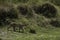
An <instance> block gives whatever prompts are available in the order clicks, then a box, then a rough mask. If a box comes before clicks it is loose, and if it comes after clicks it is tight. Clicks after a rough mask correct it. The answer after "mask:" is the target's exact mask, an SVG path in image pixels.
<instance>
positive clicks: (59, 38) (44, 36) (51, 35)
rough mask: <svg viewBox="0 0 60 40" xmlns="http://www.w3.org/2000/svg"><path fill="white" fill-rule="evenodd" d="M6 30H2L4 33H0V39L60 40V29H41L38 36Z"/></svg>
mask: <svg viewBox="0 0 60 40" xmlns="http://www.w3.org/2000/svg"><path fill="white" fill-rule="evenodd" d="M5 29H6V28H2V33H0V38H2V39H3V40H60V28H53V29H50V28H49V29H47V28H40V29H39V30H38V31H37V34H31V33H18V32H13V31H7V30H5Z"/></svg>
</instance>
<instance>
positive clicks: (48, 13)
mask: <svg viewBox="0 0 60 40" xmlns="http://www.w3.org/2000/svg"><path fill="white" fill-rule="evenodd" d="M41 13H42V14H43V15H44V16H45V17H47V18H51V17H56V13H57V10H56V8H55V7H54V6H53V5H51V4H48V3H45V4H43V5H42V9H41Z"/></svg>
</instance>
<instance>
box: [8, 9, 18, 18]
mask: <svg viewBox="0 0 60 40" xmlns="http://www.w3.org/2000/svg"><path fill="white" fill-rule="evenodd" d="M7 17H8V18H11V19H15V18H18V14H17V12H16V10H15V9H14V8H11V9H10V10H9V11H8V14H7Z"/></svg>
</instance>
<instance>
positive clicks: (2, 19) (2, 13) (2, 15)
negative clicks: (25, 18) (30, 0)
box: [0, 8, 18, 25]
mask: <svg viewBox="0 0 60 40" xmlns="http://www.w3.org/2000/svg"><path fill="white" fill-rule="evenodd" d="M16 18H18V14H17V13H16V11H15V10H14V9H13V8H11V9H8V8H7V9H6V8H0V25H5V24H7V20H6V19H16Z"/></svg>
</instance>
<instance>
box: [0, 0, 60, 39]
mask: <svg viewBox="0 0 60 40" xmlns="http://www.w3.org/2000/svg"><path fill="white" fill-rule="evenodd" d="M0 1H1V2H0V4H5V3H10V1H9V0H7V1H8V2H7V1H4V0H3V1H2V0H0ZM47 1H48V0H28V1H26V2H23V1H19V0H12V2H11V3H12V4H15V5H18V4H20V5H21V4H24V5H27V6H29V7H30V6H31V5H35V4H36V5H42V4H44V3H45V2H47ZM5 5H6V4H5ZM53 5H54V4H53ZM54 6H55V7H56V8H57V10H58V13H57V14H58V16H57V19H58V20H60V6H56V5H54ZM18 14H19V13H18ZM33 14H34V12H33ZM46 19H48V18H45V17H44V16H41V15H37V14H34V16H33V17H31V18H25V16H22V15H19V19H14V20H15V21H16V23H23V24H28V26H27V28H26V29H25V32H24V33H18V32H13V31H7V27H8V26H4V27H3V26H1V28H0V38H1V39H2V40H60V28H58V27H53V26H51V25H47V24H46V25H47V26H44V25H42V26H43V27H42V26H41V23H45V22H43V21H46ZM48 20H50V19H48ZM37 23H39V24H40V26H38V25H37ZM29 28H32V29H35V30H36V34H32V33H29Z"/></svg>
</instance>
